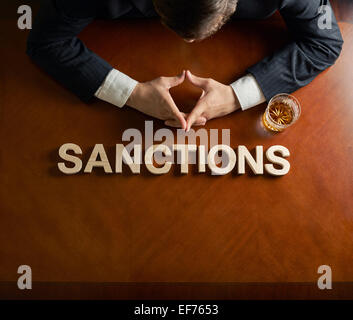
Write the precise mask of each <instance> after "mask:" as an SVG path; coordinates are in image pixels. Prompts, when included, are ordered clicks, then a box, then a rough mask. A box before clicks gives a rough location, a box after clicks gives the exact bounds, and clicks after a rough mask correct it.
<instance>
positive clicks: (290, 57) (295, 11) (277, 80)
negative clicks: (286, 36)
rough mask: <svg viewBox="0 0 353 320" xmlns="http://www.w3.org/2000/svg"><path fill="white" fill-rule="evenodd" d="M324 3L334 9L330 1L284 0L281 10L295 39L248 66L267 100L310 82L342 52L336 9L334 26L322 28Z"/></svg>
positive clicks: (333, 19) (333, 18)
mask: <svg viewBox="0 0 353 320" xmlns="http://www.w3.org/2000/svg"><path fill="white" fill-rule="evenodd" d="M323 5H327V6H329V9H330V8H331V6H330V3H329V1H328V0H310V1H308V0H282V1H280V13H281V15H282V17H283V18H284V20H285V22H286V25H287V27H288V30H289V32H290V34H291V37H292V39H293V41H292V42H291V43H289V44H288V45H287V46H285V47H284V48H282V49H281V50H279V51H277V52H275V53H274V54H273V55H271V56H268V57H266V58H265V59H264V60H262V61H261V62H259V63H257V64H256V65H254V66H252V67H250V68H249V69H248V71H249V72H250V73H251V74H252V75H253V76H254V77H255V78H256V80H257V82H258V83H259V85H260V87H261V89H262V91H263V93H264V95H265V98H266V100H270V99H271V98H272V97H273V96H274V95H276V94H278V93H291V92H293V91H295V90H297V89H299V88H301V87H303V86H305V85H307V84H308V83H310V82H311V81H312V80H313V79H314V78H315V77H316V76H317V75H318V74H319V73H320V72H322V71H323V70H325V69H326V68H328V67H329V66H331V65H333V64H334V63H335V61H336V59H337V58H338V56H339V55H340V52H341V49H342V44H343V40H342V36H341V33H340V30H339V27H338V25H337V21H336V19H335V16H334V14H333V11H332V9H331V11H332V28H331V29H321V28H320V27H319V22H320V21H321V20H320V18H321V19H322V13H319V8H320V7H321V6H323Z"/></svg>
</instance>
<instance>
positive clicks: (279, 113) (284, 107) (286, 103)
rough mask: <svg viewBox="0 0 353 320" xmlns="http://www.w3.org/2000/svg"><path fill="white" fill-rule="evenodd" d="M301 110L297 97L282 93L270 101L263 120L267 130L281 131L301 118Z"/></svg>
mask: <svg viewBox="0 0 353 320" xmlns="http://www.w3.org/2000/svg"><path fill="white" fill-rule="evenodd" d="M300 112H301V108H300V104H299V102H298V100H297V99H296V98H295V97H293V96H291V95H289V94H286V93H280V94H278V95H276V96H274V97H273V98H272V99H271V100H270V102H269V103H268V106H267V108H266V111H265V113H264V114H263V116H262V122H263V124H264V127H265V128H266V129H267V130H269V131H274V132H281V131H283V130H284V129H286V128H288V127H289V126H291V125H292V124H293V123H295V122H296V121H297V120H298V119H299V117H300Z"/></svg>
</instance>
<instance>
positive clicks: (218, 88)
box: [186, 71, 240, 131]
mask: <svg viewBox="0 0 353 320" xmlns="http://www.w3.org/2000/svg"><path fill="white" fill-rule="evenodd" d="M186 76H187V78H188V80H189V81H190V82H191V83H192V84H193V85H194V86H196V87H199V88H201V89H202V90H203V91H202V95H201V97H200V99H199V101H198V102H197V104H196V106H195V108H194V109H193V110H192V112H191V113H190V114H189V115H188V117H187V126H186V128H187V129H186V130H187V131H189V130H190V128H191V127H192V126H193V125H198V124H199V123H200V121H203V122H204V123H203V124H205V123H206V122H207V121H208V120H210V119H213V118H219V117H222V116H225V115H227V114H229V113H232V112H233V111H235V110H237V109H239V108H240V104H239V101H238V98H237V96H236V94H235V92H234V90H233V88H232V87H231V86H229V85H228V86H227V85H224V84H222V83H220V82H218V81H216V80H213V79H206V78H200V77H196V76H194V75H193V74H192V73H191V72H190V71H187V72H186Z"/></svg>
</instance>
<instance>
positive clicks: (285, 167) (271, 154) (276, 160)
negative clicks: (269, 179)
mask: <svg viewBox="0 0 353 320" xmlns="http://www.w3.org/2000/svg"><path fill="white" fill-rule="evenodd" d="M275 152H280V153H281V155H282V157H289V156H290V153H289V150H288V149H287V148H286V147H283V146H272V147H270V148H268V150H267V151H266V157H267V160H269V161H271V162H272V164H265V169H266V171H267V172H268V173H269V174H271V175H274V176H284V175H286V174H287V173H288V172H289V169H290V163H289V162H288V161H287V160H285V159H283V158H282V157H278V156H276V155H275ZM273 164H279V165H281V166H282V169H276V168H275V167H274V165H273Z"/></svg>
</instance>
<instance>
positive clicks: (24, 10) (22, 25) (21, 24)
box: [17, 5, 32, 30]
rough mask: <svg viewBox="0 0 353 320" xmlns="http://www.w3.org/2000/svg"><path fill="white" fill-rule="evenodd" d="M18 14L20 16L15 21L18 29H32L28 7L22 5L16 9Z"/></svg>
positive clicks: (29, 8) (30, 13) (30, 11)
mask: <svg viewBox="0 0 353 320" xmlns="http://www.w3.org/2000/svg"><path fill="white" fill-rule="evenodd" d="M17 13H18V14H22V16H20V17H19V18H18V20H17V26H18V28H19V29H21V30H24V29H32V9H31V7H30V6H27V5H22V6H19V7H18V9H17Z"/></svg>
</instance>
